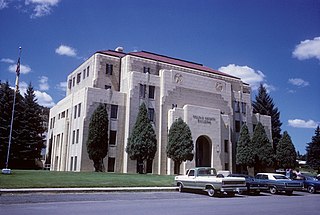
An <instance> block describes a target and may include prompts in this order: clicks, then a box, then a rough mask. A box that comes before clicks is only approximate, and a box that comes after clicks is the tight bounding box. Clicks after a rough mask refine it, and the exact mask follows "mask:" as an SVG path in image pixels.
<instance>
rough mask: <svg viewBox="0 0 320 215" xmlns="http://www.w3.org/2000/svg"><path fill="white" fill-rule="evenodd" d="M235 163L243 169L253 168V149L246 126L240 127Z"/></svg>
mask: <svg viewBox="0 0 320 215" xmlns="http://www.w3.org/2000/svg"><path fill="white" fill-rule="evenodd" d="M236 163H237V165H240V166H241V167H244V168H246V167H253V165H254V156H253V148H252V144H251V138H250V134H249V130H248V126H247V125H246V124H244V125H243V126H242V127H241V131H240V137H239V140H238V142H237V153H236Z"/></svg>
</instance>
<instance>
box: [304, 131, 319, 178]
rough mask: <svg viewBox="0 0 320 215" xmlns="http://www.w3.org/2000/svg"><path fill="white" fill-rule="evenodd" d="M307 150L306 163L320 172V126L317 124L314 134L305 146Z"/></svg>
mask: <svg viewBox="0 0 320 215" xmlns="http://www.w3.org/2000/svg"><path fill="white" fill-rule="evenodd" d="M306 151H307V164H308V165H309V166H310V167H312V168H313V169H316V170H318V173H320V128H319V126H318V127H317V128H316V130H315V135H314V136H313V137H312V141H311V142H310V143H308V145H307V147H306Z"/></svg>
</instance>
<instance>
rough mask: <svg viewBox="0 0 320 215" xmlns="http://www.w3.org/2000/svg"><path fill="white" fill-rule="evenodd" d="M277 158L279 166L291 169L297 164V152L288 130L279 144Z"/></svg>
mask: <svg viewBox="0 0 320 215" xmlns="http://www.w3.org/2000/svg"><path fill="white" fill-rule="evenodd" d="M276 160H277V167H279V168H283V169H289V168H294V167H295V166H296V162H297V161H296V160H297V153H296V150H295V148H294V145H293V143H292V141H291V137H290V135H289V134H288V132H287V131H285V132H283V135H282V137H281V139H280V141H279V143H278V145H277V149H276Z"/></svg>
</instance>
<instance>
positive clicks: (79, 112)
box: [78, 103, 81, 117]
mask: <svg viewBox="0 0 320 215" xmlns="http://www.w3.org/2000/svg"><path fill="white" fill-rule="evenodd" d="M80 114H81V103H79V104H78V117H80Z"/></svg>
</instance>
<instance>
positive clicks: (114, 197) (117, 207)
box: [0, 192, 320, 215]
mask: <svg viewBox="0 0 320 215" xmlns="http://www.w3.org/2000/svg"><path fill="white" fill-rule="evenodd" d="M319 202H320V194H309V193H304V192H296V193H295V194H294V195H292V196H286V195H282V194H280V195H273V196H272V195H270V194H268V193H263V194H261V195H259V196H246V195H236V196H235V197H213V198H211V197H208V196H207V195H205V194H202V193H191V192H185V193H178V192H115V193H80V194H70V193H68V194H50V193H47V194H44V193H42V194H3V195H1V196H0V214H1V215H2V214H3V215H4V214H6V215H7V214H10V215H19V214H35V215H38V214H39V215H40V214H41V215H44V214H45V215H60V214H61V215H62V214H68V215H71V214H77V215H82V214H108V215H109V214H121V215H123V214H139V215H143V214H148V215H153V214H161V215H165V214H178V215H179V214H181V215H182V214H184V215H186V214H192V215H195V214H206V215H207V214H218V215H224V214H252V215H253V214H273V215H275V214H290V215H301V214H304V215H308V214H310V215H311V214H312V215H315V214H318V213H319V211H320V204H319Z"/></svg>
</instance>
